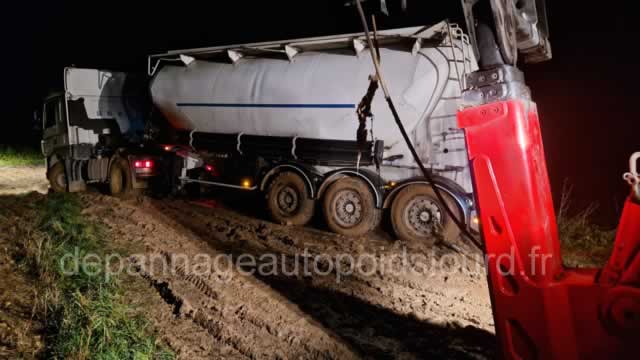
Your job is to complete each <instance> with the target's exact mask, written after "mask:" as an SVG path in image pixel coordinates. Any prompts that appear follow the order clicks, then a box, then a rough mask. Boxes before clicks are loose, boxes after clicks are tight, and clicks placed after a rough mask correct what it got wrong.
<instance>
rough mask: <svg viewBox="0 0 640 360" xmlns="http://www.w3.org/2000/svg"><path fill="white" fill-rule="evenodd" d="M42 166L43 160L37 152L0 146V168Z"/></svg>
mask: <svg viewBox="0 0 640 360" xmlns="http://www.w3.org/2000/svg"><path fill="white" fill-rule="evenodd" d="M37 165H44V158H43V157H42V154H41V153H40V152H39V151H36V150H34V149H30V148H24V149H15V148H12V147H10V146H2V145H0V166H3V167H17V166H37Z"/></svg>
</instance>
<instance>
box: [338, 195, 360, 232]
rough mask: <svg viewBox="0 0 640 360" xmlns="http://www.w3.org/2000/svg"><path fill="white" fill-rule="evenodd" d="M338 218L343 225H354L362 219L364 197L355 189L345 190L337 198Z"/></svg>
mask: <svg viewBox="0 0 640 360" xmlns="http://www.w3.org/2000/svg"><path fill="white" fill-rule="evenodd" d="M334 208H335V215H336V220H337V222H338V223H339V224H340V226H343V227H353V226H355V225H357V224H358V223H360V221H362V199H360V196H359V195H358V193H357V192H355V191H353V190H344V191H341V192H339V193H338V194H337V196H336V199H335V207H334Z"/></svg>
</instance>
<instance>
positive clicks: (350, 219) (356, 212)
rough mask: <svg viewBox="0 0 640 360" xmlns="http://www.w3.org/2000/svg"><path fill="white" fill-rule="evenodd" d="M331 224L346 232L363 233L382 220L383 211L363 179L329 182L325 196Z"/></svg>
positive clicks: (332, 226) (340, 232)
mask: <svg viewBox="0 0 640 360" xmlns="http://www.w3.org/2000/svg"><path fill="white" fill-rule="evenodd" d="M323 211H324V217H325V220H326V221H327V225H328V226H329V228H330V229H331V230H332V231H334V232H336V233H338V234H342V235H347V236H361V235H364V234H366V233H368V232H369V231H371V230H373V229H374V228H375V227H376V226H378V225H379V224H380V220H381V219H382V215H381V214H382V212H381V210H379V209H376V202H375V199H374V197H373V194H372V193H371V190H370V189H369V186H368V185H367V184H366V183H365V182H364V181H363V180H361V179H357V178H343V179H340V180H338V181H336V182H334V183H333V184H331V185H330V186H329V188H328V189H327V192H326V193H325V196H324V198H323Z"/></svg>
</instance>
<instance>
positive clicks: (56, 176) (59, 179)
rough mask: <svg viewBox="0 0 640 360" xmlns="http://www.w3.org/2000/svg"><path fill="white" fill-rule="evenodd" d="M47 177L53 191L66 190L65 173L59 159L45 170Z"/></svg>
mask: <svg viewBox="0 0 640 360" xmlns="http://www.w3.org/2000/svg"><path fill="white" fill-rule="evenodd" d="M47 179H48V180H49V185H50V186H51V190H53V191H54V192H67V175H66V174H65V173H64V164H63V163H62V161H59V162H57V163H55V165H53V167H51V169H49V171H48V172H47Z"/></svg>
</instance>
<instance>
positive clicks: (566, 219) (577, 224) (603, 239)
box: [557, 185, 616, 267]
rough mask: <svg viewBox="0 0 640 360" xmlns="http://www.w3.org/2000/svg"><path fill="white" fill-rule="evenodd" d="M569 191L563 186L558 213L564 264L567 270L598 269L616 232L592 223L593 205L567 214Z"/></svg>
mask: <svg viewBox="0 0 640 360" xmlns="http://www.w3.org/2000/svg"><path fill="white" fill-rule="evenodd" d="M570 197H571V188H570V187H567V186H566V185H565V188H564V189H563V194H562V198H561V201H560V209H559V210H558V216H557V219H558V233H559V236H560V245H561V247H562V257H563V261H564V264H565V265H566V266H569V267H602V266H604V265H605V264H606V262H607V260H608V259H609V256H611V252H612V250H613V244H614V241H615V236H616V230H615V229H605V228H602V227H601V226H598V225H596V224H594V223H593V221H592V217H593V213H594V212H595V210H596V208H597V207H596V205H591V206H589V207H587V208H586V209H583V210H582V211H579V212H578V213H575V214H571V213H570V208H571V206H570V205H571V201H570Z"/></svg>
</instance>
